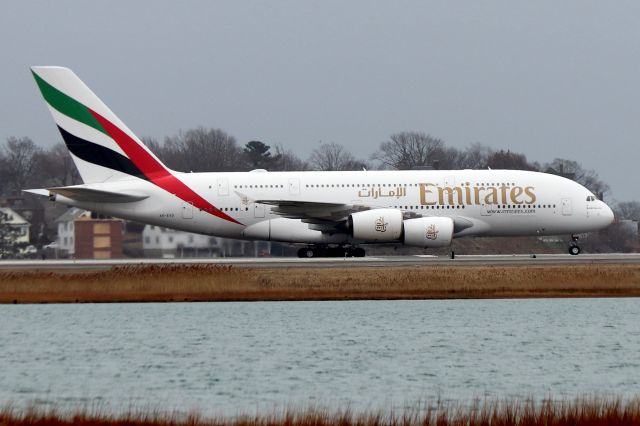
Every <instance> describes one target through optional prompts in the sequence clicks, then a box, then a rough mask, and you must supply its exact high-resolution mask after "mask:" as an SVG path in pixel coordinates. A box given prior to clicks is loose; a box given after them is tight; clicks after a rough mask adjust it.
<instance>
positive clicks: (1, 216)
mask: <svg viewBox="0 0 640 426" xmlns="http://www.w3.org/2000/svg"><path fill="white" fill-rule="evenodd" d="M0 225H1V226H2V228H3V229H2V231H0V236H2V238H3V240H4V241H3V242H4V243H7V244H10V245H27V244H29V227H30V226H31V225H30V224H29V222H27V221H26V220H25V218H23V217H22V216H20V215H19V214H18V213H16V212H15V211H14V210H13V209H11V208H9V207H0Z"/></svg>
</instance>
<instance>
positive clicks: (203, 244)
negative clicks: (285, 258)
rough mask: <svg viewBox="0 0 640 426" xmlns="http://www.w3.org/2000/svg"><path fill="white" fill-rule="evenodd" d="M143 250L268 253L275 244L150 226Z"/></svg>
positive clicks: (169, 254) (178, 254)
mask: <svg viewBox="0 0 640 426" xmlns="http://www.w3.org/2000/svg"><path fill="white" fill-rule="evenodd" d="M142 249H143V251H144V255H145V256H147V257H165V258H182V257H227V256H268V255H269V253H270V249H271V243H270V242H268V241H241V240H232V239H228V238H218V237H210V236H208V235H201V234H193V233H190V232H183V231H176V230H175V229H169V228H163V227H161V226H154V225H146V226H145V227H144V230H143V231H142Z"/></svg>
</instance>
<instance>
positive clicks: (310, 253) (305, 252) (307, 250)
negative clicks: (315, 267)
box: [298, 247, 317, 258]
mask: <svg viewBox="0 0 640 426" xmlns="http://www.w3.org/2000/svg"><path fill="white" fill-rule="evenodd" d="M316 256H317V253H316V251H315V250H314V249H312V248H311V247H303V248H301V249H299V250H298V257H300V258H312V257H316Z"/></svg>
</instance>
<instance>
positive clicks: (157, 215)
mask: <svg viewBox="0 0 640 426" xmlns="http://www.w3.org/2000/svg"><path fill="white" fill-rule="evenodd" d="M176 176H177V177H178V178H179V179H180V180H181V181H182V182H184V183H185V184H186V185H187V186H189V187H190V188H191V189H193V190H194V191H195V192H196V193H198V194H199V195H200V196H202V197H203V198H204V199H206V200H207V201H209V202H210V203H211V204H212V205H214V206H216V207H217V208H218V209H220V210H221V211H222V212H224V213H225V214H226V215H228V216H230V217H232V218H233V219H235V220H237V222H239V224H238V223H233V222H230V221H228V220H225V219H222V218H219V217H216V216H214V215H212V214H210V213H209V212H207V211H202V210H199V209H197V208H194V207H193V206H192V205H191V204H189V203H186V202H184V201H183V200H181V199H179V198H178V197H176V196H175V195H173V194H171V193H169V192H167V191H165V190H163V189H161V188H159V187H158V186H156V185H154V184H152V183H150V182H148V181H145V180H142V179H138V178H131V179H127V180H121V181H116V182H111V183H102V184H91V185H86V186H88V187H91V188H95V189H102V190H108V191H114V192H117V191H127V192H128V193H139V194H145V195H149V197H148V198H146V199H144V200H142V201H137V202H133V203H88V202H78V201H75V200H71V199H68V198H66V197H62V196H58V197H57V199H56V201H59V202H62V203H65V204H69V205H74V206H77V207H81V208H85V209H88V210H92V211H97V212H101V213H104V214H108V215H112V216H116V217H120V218H124V219H131V220H136V221H140V222H144V223H148V224H153V225H158V226H164V227H168V228H174V229H181V230H185V231H190V232H197V233H202V234H209V235H216V236H221V237H228V238H240V239H264V240H274V241H285V242H294V243H309V244H311V243H353V242H356V243H358V242H366V241H352V239H351V237H350V236H349V234H348V233H346V232H343V233H340V232H337V233H327V232H321V231H320V230H315V229H313V227H311V229H310V227H309V226H308V224H307V223H305V222H303V221H302V220H301V219H295V218H293V219H292V218H285V217H282V216H281V215H280V214H278V213H277V212H276V211H277V209H274V207H272V205H273V204H271V203H268V204H267V200H275V201H283V200H284V201H288V202H295V201H299V202H302V203H331V204H344V205H354V206H363V207H364V208H369V209H378V208H392V209H399V210H401V211H402V212H403V214H405V215H410V216H412V217H420V216H423V217H425V216H427V217H429V216H434V217H451V218H453V219H454V221H455V222H457V223H465V224H467V225H466V226H465V227H464V229H462V230H460V231H457V232H456V233H455V234H454V236H455V237H462V236H467V235H485V236H504V235H550V234H570V233H583V232H589V231H595V230H598V229H601V228H603V227H605V226H607V225H609V224H610V223H611V222H612V221H613V213H612V211H611V209H610V208H609V207H608V206H607V205H606V204H605V203H603V202H602V201H599V200H597V199H595V197H594V196H593V194H592V193H591V192H590V191H589V190H587V189H586V188H584V187H583V186H582V185H579V184H578V183H576V182H573V181H571V180H569V179H565V178H563V177H559V176H555V175H550V174H545V173H538V172H528V171H515V170H447V171H445V170H442V171H431V170H429V171H353V172H264V171H253V172H235V173H176ZM259 201H264V203H261V202H259Z"/></svg>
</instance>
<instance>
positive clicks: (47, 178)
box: [34, 143, 82, 186]
mask: <svg viewBox="0 0 640 426" xmlns="http://www.w3.org/2000/svg"><path fill="white" fill-rule="evenodd" d="M34 162H35V163H36V164H37V168H38V175H39V176H40V182H39V183H38V185H37V186H67V185H75V184H78V183H81V182H82V179H81V178H80V174H79V173H78V169H77V168H76V166H75V164H74V163H73V159H72V158H71V154H69V150H68V149H67V147H66V145H65V144H63V143H58V144H56V145H54V146H53V147H52V148H50V149H48V150H46V151H41V152H39V153H37V154H36V155H35V156H34Z"/></svg>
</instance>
